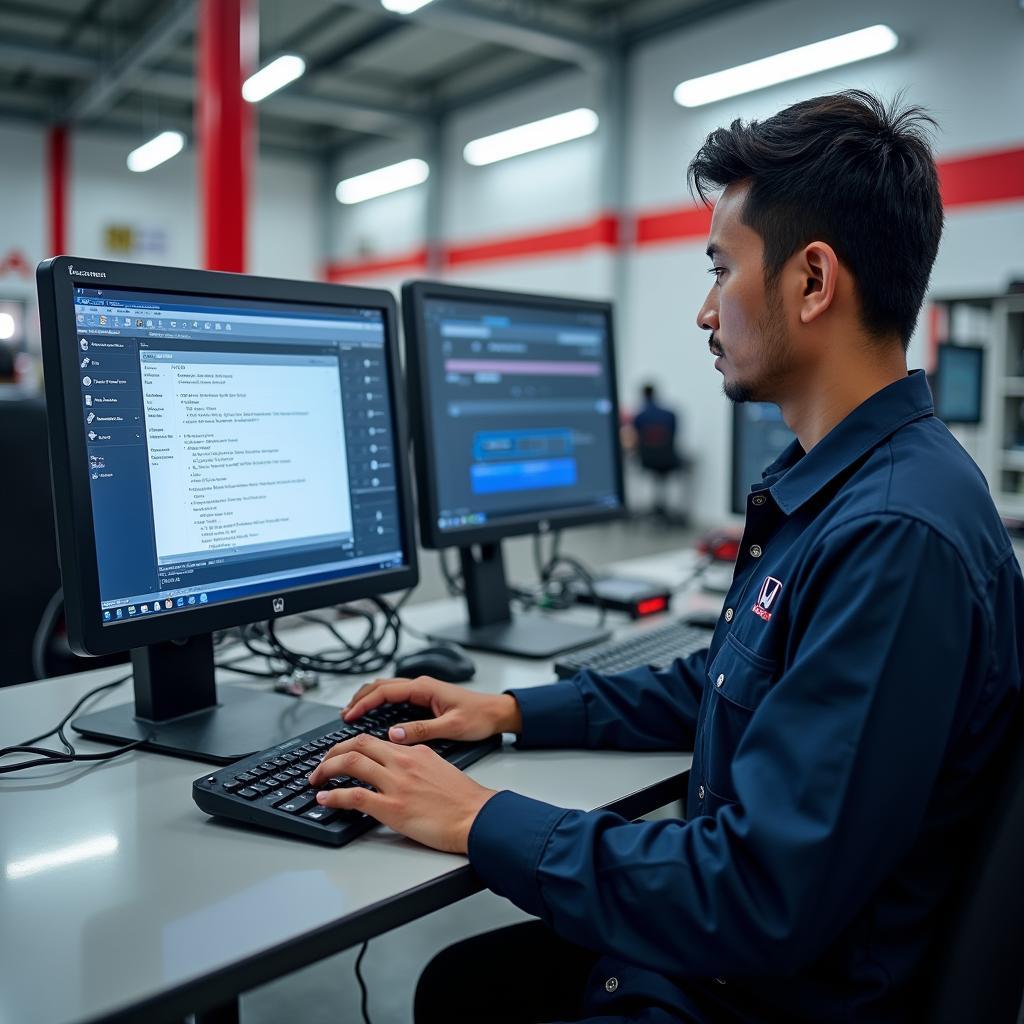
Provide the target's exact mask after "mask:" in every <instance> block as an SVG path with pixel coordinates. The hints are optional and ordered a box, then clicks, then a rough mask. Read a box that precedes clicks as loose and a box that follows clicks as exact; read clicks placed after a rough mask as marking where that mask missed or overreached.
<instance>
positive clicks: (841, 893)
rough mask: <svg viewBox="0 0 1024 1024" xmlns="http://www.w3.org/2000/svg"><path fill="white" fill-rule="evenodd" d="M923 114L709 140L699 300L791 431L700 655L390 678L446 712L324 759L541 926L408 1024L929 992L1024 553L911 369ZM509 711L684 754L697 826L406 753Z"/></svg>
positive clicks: (428, 978) (371, 702) (1000, 713)
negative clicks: (655, 665)
mask: <svg viewBox="0 0 1024 1024" xmlns="http://www.w3.org/2000/svg"><path fill="white" fill-rule="evenodd" d="M929 123H930V119H928V118H927V117H925V116H924V115H923V114H922V113H921V112H920V111H919V110H916V109H910V110H903V111H900V110H898V109H896V108H895V106H894V107H892V108H890V109H887V108H886V107H885V106H884V105H883V104H881V103H880V102H879V101H878V100H876V99H875V98H873V97H872V96H869V95H867V94H865V93H861V92H848V93H841V94H839V95H835V96H824V97H818V98H816V99H812V100H808V101H805V102H802V103H798V104H796V105H794V106H792V107H790V108H788V109H786V110H783V111H781V112H780V113H779V114H777V115H775V116H774V117H771V118H769V119H767V120H765V121H763V122H751V123H749V124H743V123H741V122H739V121H736V122H734V123H733V124H732V125H731V126H730V127H729V128H728V129H719V130H717V131H715V132H712V133H711V135H710V136H709V137H708V138H707V140H706V141H705V143H704V145H703V146H702V148H701V149H700V151H699V152H698V154H697V156H696V157H695V159H694V160H693V162H692V163H691V166H690V174H691V180H692V181H693V183H694V185H695V187H696V191H697V193H698V194H699V195H700V196H701V197H702V198H703V197H705V196H706V195H707V194H708V193H709V192H710V191H711V190H712V189H719V188H721V189H724V191H723V192H722V194H721V197H720V198H719V200H718V203H717V205H716V206H715V210H714V216H713V219H712V223H711V233H710V238H709V242H708V255H709V256H710V257H711V261H712V268H711V271H710V272H711V273H712V275H713V277H714V280H713V282H712V285H711V289H710V291H709V293H708V296H707V298H706V300H705V302H704V305H703V307H702V308H701V310H700V313H699V314H698V318H697V319H698V323H699V325H700V326H701V327H702V328H703V329H704V330H707V331H708V332H709V337H708V345H709V348H710V350H711V352H712V353H713V354H714V355H715V356H716V357H717V358H716V360H715V366H716V368H717V369H718V370H719V372H720V373H721V374H722V377H723V381H724V390H725V393H726V394H727V395H728V396H729V398H731V399H732V400H733V401H736V402H741V401H765V402H774V403H777V404H778V405H779V406H780V408H781V410H782V412H783V415H784V417H785V420H786V422H787V424H788V425H789V426H790V428H791V429H792V430H793V431H794V432H795V434H796V436H797V441H796V442H794V443H793V444H792V445H791V446H790V447H789V448H788V449H787V450H786V451H785V452H784V453H783V455H782V456H781V457H780V458H779V459H778V460H777V461H776V462H775V463H774V464H773V465H771V466H769V467H768V469H767V470H766V471H765V474H764V479H763V482H762V483H761V484H758V485H755V486H754V487H753V488H752V490H751V494H750V495H749V499H748V509H747V520H746V528H745V533H744V536H743V542H742V548H741V554H740V557H739V559H738V561H737V566H736V573H735V577H734V582H733V585H732V588H731V589H730V591H729V593H728V595H727V596H726V600H725V605H724V607H723V611H722V616H721V618H720V620H719V624H718V627H717V629H716V632H715V635H714V639H713V641H712V644H711V647H710V649H709V650H708V651H707V652H706V655H705V654H704V653H701V654H700V655H697V656H694V657H691V658H689V659H688V660H686V661H680V662H677V663H675V664H674V665H673V666H672V667H671V668H670V669H668V670H666V671H662V672H652V671H649V670H646V669H640V670H636V671H634V672H630V673H626V674H624V675H622V676H617V677H612V678H604V677H600V676H597V675H594V674H591V673H582V674H581V675H579V676H577V677H576V678H574V679H572V680H569V681H564V682H560V683H556V684H553V685H551V686H542V687H537V688H534V689H527V690H516V691H512V692H511V693H508V694H502V695H500V696H483V695H478V694H472V693H468V692H466V691H463V690H460V689H458V688H457V687H451V686H445V685H443V684H438V683H436V682H434V681H432V680H415V681H412V682H408V681H383V682H376V683H373V684H370V685H369V686H366V687H364V688H363V689H362V690H361V691H359V692H358V693H357V694H356V696H355V698H354V699H353V702H352V703H351V704H350V705H349V706H348V708H347V709H346V710H345V712H344V715H345V717H346V719H347V720H352V719H354V718H357V717H359V716H360V715H361V714H363V713H364V712H365V711H366V710H368V709H369V708H372V707H374V706H376V705H379V704H381V703H384V702H387V701H400V700H413V701H415V702H417V703H420V704H424V705H428V706H430V707H431V708H432V709H433V710H434V712H435V714H436V716H437V717H436V718H435V719H434V720H432V721H428V722H425V723H421V724H411V725H407V726H405V727H404V728H398V729H395V730H393V731H392V734H391V739H392V740H394V741H395V742H391V743H387V742H382V741H375V740H373V739H372V738H369V739H367V738H364V739H361V740H355V741H351V742H349V743H347V744H342V745H341V746H339V747H337V748H335V749H334V750H333V751H331V753H330V755H329V756H328V758H327V759H326V761H325V763H324V764H323V765H321V767H320V768H319V769H318V770H317V771H316V772H315V773H314V774H313V781H314V782H322V781H323V780H324V779H326V778H327V777H328V776H331V775H335V774H341V773H346V774H350V775H355V776H358V777H360V778H363V779H365V780H367V781H368V782H370V783H371V784H372V785H373V786H374V787H375V789H376V790H377V791H376V792H367V791H366V790H362V789H353V790H337V791H333V792H331V793H329V794H325V795H322V796H321V797H320V799H321V801H322V802H324V803H327V804H330V805H334V806H339V807H358V808H360V809H362V810H365V811H367V812H368V813H370V814H372V815H373V816H374V817H377V818H379V819H380V820H381V821H383V822H384V823H385V824H387V825H389V826H391V827H392V828H395V829H397V830H399V831H401V832H403V833H405V834H407V835H409V836H411V837H413V838H415V839H418V840H419V841H421V842H424V843H427V844H428V845H431V846H435V847H438V848H440V849H445V850H452V851H456V852H463V853H465V852H468V854H469V859H470V862H471V863H472V865H473V867H474V868H475V870H476V871H477V873H478V874H479V875H480V877H481V878H482V879H483V881H484V882H485V883H486V884H487V885H488V886H489V887H490V888H491V889H493V890H494V891H495V892H497V893H499V894H501V895H504V896H507V897H508V898H509V899H511V900H512V901H513V902H514V903H516V904H517V905H518V906H519V907H521V908H523V909H524V910H526V911H528V912H529V913H531V914H533V915H535V916H536V917H538V918H540V921H539V922H536V923H532V922H531V923H527V924H526V925H521V926H519V927H518V928H517V929H512V930H507V931H506V932H505V933H501V932H498V933H494V934H492V935H489V936H483V937H481V938H478V939H475V940H470V942H469V943H464V944H462V946H457V947H455V948H454V951H451V950H450V951H446V952H445V953H442V954H441V956H440V957H439V958H437V959H436V960H435V962H434V964H432V965H431V966H430V967H428V969H427V972H426V974H425V976H424V978H423V979H421V984H420V990H419V993H418V997H417V1020H437V1019H447V1020H451V1021H465V1020H478V1021H480V1020H488V1021H504V1020H509V1021H511V1020H518V1021H538V1020H545V1021H546V1020H580V1019H586V1020H602V1021H606V1022H607V1021H625V1020H629V1021H643V1022H646V1024H655V1022H658V1024H662V1022H676V1021H702V1022H712V1021H713V1022H731V1021H787V1022H796V1021H832V1020H845V1021H854V1020H856V1021H873V1022H882V1021H887V1022H888V1021H893V1022H895V1021H906V1020H909V1019H913V1018H914V1017H915V1016H917V1015H919V1014H920V1012H921V1009H922V999H923V984H922V980H921V978H922V968H923V965H924V961H925V955H926V950H927V945H928V941H929V937H930V934H931V932H932V930H933V927H934V925H935V922H936V919H937V915H938V911H939V909H940V905H941V904H942V902H943V899H944V897H945V895H946V894H947V892H948V891H949V887H950V885H951V883H952V881H953V878H954V875H955V873H956V870H957V867H958V865H959V863H960V858H961V856H962V854H963V852H964V850H965V849H967V848H969V846H970V843H971V836H972V831H973V830H974V829H975V827H976V824H977V816H978V813H979V809H980V808H981V807H983V805H984V796H985V785H986V781H987V780H986V778H985V774H984V770H985V768H986V766H987V765H988V764H989V763H990V761H991V760H992V758H993V756H994V754H995V753H996V752H997V750H998V748H999V747H1000V744H1001V741H1002V740H1003V738H1004V735H1005V733H1006V728H1007V725H1008V724H1009V721H1010V719H1011V716H1012V714H1013V712H1014V710H1015V709H1016V708H1017V707H1018V706H1019V705H1020V694H1021V681H1022V672H1024V579H1022V577H1021V572H1020V567H1019V566H1018V564H1017V562H1016V559H1015V557H1014V554H1013V551H1012V549H1011V546H1010V542H1009V539H1008V537H1007V535H1006V531H1005V530H1004V528H1003V526H1002V524H1001V523H1000V521H999V518H998V516H997V515H996V512H995V509H994V508H993V506H992V502H991V500H990V498H989V495H988V491H987V488H986V486H985V481H984V480H983V478H982V476H981V474H980V472H979V471H978V469H977V467H976V466H975V465H974V463H973V462H971V460H970V459H969V458H968V456H967V455H966V454H965V453H964V451H963V450H962V449H961V448H960V447H959V445H957V444H956V442H955V441H954V440H953V438H952V437H951V435H950V434H949V432H948V431H947V430H946V428H945V426H944V425H943V424H942V423H941V422H939V421H938V420H937V419H936V418H935V417H934V415H933V413H932V403H931V398H930V395H929V392H928V388H927V385H926V383H925V379H924V374H923V373H922V372H920V371H916V372H914V373H911V374H908V372H907V367H906V361H905V350H906V346H907V342H908V339H909V338H910V336H911V334H912V332H913V329H914V324H915V322H916V319H917V315H918V312H919V310H920V307H921V303H922V300H923V298H924V294H925V289H926V286H927V282H928V277H929V273H930V270H931V266H932V262H933V260H934V258H935V254H936V251H937V249H938V244H939V237H940V234H941V229H942V208H941V203H940V198H939V190H938V181H937V174H936V169H935V164H934V160H933V157H932V154H931V150H930V148H929V145H928V143H927V138H926V135H925V128H926V126H927V125H928V124H929ZM496 731H510V732H516V733H518V734H519V743H520V745H521V746H524V747H539V746H553V745H556V744H558V745H562V746H586V747H616V748H620V749H622V748H624V749H633V750H639V749H679V750H683V749H689V748H690V747H691V745H692V747H693V750H694V755H693V767H692V770H691V777H690V786H689V794H688V803H687V814H688V817H687V820H686V821H656V822H649V823H644V822H640V823H630V822H627V821H625V820H623V819H622V818H620V817H618V816H617V815H615V814H611V813H607V812H593V813H583V812H580V811H575V810H564V809H562V808H558V807H552V806H549V805H547V804H544V803H541V802H538V801H534V800H528V799H525V798H523V797H521V796H518V795H516V794H514V793H511V792H500V793H493V792H491V791H489V790H486V789H484V788H482V787H480V786H478V785H477V784H476V783H474V782H473V781H472V780H471V779H469V778H467V777H466V776H465V775H463V774H461V773H459V772H458V771H456V770H455V769H454V768H451V767H450V766H449V765H447V764H445V763H444V762H443V761H442V760H441V759H440V758H438V757H436V756H435V755H434V754H433V752H432V751H430V750H429V749H428V748H425V747H423V746H416V745H415V744H416V743H417V742H418V741H421V740H424V739H428V738H431V737H437V736H448V737H453V738H463V737H465V738H473V737H479V736H485V735H488V734H490V733H493V732H496ZM402 744H414V745H412V746H408V747H405V746H403V745H402ZM474 954H475V955H474ZM547 983H550V984H551V985H552V990H551V992H550V993H547V994H545V992H544V991H543V986H544V985H545V984H547ZM474 1001H475V1003H474Z"/></svg>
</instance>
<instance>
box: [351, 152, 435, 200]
mask: <svg viewBox="0 0 1024 1024" xmlns="http://www.w3.org/2000/svg"><path fill="white" fill-rule="evenodd" d="M429 176H430V167H429V166H428V165H427V163H426V161H424V160H403V161H402V162H401V163H398V164H391V165H390V166H388V167H381V168H380V169H379V170H376V171H369V172H367V173H366V174H357V175H356V176H355V177H354V178H346V179H345V180H344V181H339V182H338V187H337V189H335V192H334V194H335V195H336V196H337V197H338V202H339V203H362V202H364V201H365V200H367V199H376V198H377V196H386V195H387V194H388V193H389V192H398V191H399V190H401V189H403V188H412V186H413V185H422V184H423V182H425V181H426V180H427V178H428V177H429Z"/></svg>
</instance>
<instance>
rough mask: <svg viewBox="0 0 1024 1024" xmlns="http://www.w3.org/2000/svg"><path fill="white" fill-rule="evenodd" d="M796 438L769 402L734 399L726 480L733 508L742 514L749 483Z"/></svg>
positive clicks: (735, 511) (775, 406)
mask: <svg viewBox="0 0 1024 1024" xmlns="http://www.w3.org/2000/svg"><path fill="white" fill-rule="evenodd" d="M794 440H796V435H795V434H794V433H793V431H792V430H790V429H789V427H787V426H786V424H785V422H784V421H783V419H782V410H781V409H779V407H778V406H777V405H773V404H771V403H770V402H734V403H733V406H732V473H731V477H730V482H729V488H730V496H731V506H732V511H733V512H734V513H735V514H736V515H745V514H746V511H747V495H749V494H750V487H751V485H752V484H759V483H760V482H761V474H762V473H763V472H764V471H765V469H767V468H768V466H770V465H771V464H772V463H773V462H774V461H775V460H776V459H777V458H778V457H779V456H780V455H781V454H782V452H783V451H784V450H785V449H786V448H787V447H788V446H789V444H790V443H791V442H792V441H794Z"/></svg>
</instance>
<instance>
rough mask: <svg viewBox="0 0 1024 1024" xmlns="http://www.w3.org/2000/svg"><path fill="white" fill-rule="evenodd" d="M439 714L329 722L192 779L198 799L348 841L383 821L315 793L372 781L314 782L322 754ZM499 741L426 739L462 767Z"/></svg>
mask: <svg viewBox="0 0 1024 1024" xmlns="http://www.w3.org/2000/svg"><path fill="white" fill-rule="evenodd" d="M432 717H433V715H432V714H431V713H430V711H428V710H427V709H426V708H418V707H415V706H413V705H411V704H385V705H383V706H381V707H379V708H374V709H373V710H372V711H370V712H368V713H367V714H365V715H363V717H362V718H360V719H359V721H357V722H352V723H347V722H340V723H339V722H338V721H333V722H328V723H326V724H325V725H322V726H318V727H317V728H315V729H310V730H309V731H308V732H304V733H303V734H302V735H301V736H296V737H295V738H294V739H291V740H289V741H288V742H286V743H281V744H278V745H277V746H276V747H270V748H269V749H268V750H263V751H260V753H258V754H253V755H252V756H250V757H245V758H242V760H241V761H236V762H235V763H234V764H231V765H227V766H226V767H224V768H220V769H218V770H217V771H215V772H212V773H207V774H206V775H204V776H203V777H202V778H201V779H196V780H195V782H193V783H192V798H193V800H195V802H196V803H197V804H198V805H199V807H200V808H201V809H202V810H204V811H206V813H207V814H212V815H214V816H215V817H220V818H229V819H231V820H233V821H239V822H243V823H245V824H247V825H256V826H259V827H261V828H266V829H271V830H273V831H276V832H287V833H289V834H290V835H293V836H299V837H301V838H303V839H312V840H314V841H315V842H318V843H328V844H330V845H331V846H344V845H345V844H346V843H349V842H351V841H352V840H353V839H355V838H356V836H360V835H362V834H363V833H364V832H367V831H369V829H371V828H373V827H374V826H375V825H376V824H377V822H376V821H375V820H374V819H373V818H371V817H370V816H369V815H366V814H362V813H360V812H359V811H337V810H333V809H331V808H328V807H321V806H320V805H319V804H318V803H317V802H316V793H317V791H318V790H320V789H339V788H342V787H348V786H363V787H364V788H366V789H372V788H373V787H372V786H369V785H368V784H367V783H365V782H360V781H359V780H357V779H353V778H350V777H349V776H347V775H344V776H341V777H340V778H336V779H331V780H330V782H328V783H327V785H326V786H318V787H316V788H311V787H310V786H309V785H308V784H307V782H306V777H307V776H308V775H309V773H310V772H311V771H312V770H313V769H314V768H315V767H316V766H317V765H318V764H319V763H320V755H322V754H324V753H325V752H326V751H328V750H329V749H330V748H331V747H333V746H334V744H335V743H341V742H342V741H343V740H347V739H352V738H353V737H354V736H358V735H359V734H360V733H361V732H366V733H369V734H370V735H371V736H376V737H377V738H378V739H387V735H388V729H389V728H390V727H391V726H392V725H395V724H397V723H399V722H411V721H415V720H417V719H424V718H432ZM500 745H501V737H500V736H492V737H491V738H490V739H487V740H481V741H479V742H475V743H462V742H457V741H455V740H431V741H430V742H429V743H428V744H427V746H429V747H431V748H433V749H434V750H436V751H437V752H438V753H439V754H440V755H441V756H442V757H443V758H444V759H445V760H446V761H450V762H451V763H452V764H453V765H455V767H456V768H468V767H469V766H470V765H471V764H473V763H474V762H476V761H479V760H480V758H481V757H483V756H484V755H485V754H488V753H490V752H491V751H492V750H496V749H497V748H498V747H499V746H500Z"/></svg>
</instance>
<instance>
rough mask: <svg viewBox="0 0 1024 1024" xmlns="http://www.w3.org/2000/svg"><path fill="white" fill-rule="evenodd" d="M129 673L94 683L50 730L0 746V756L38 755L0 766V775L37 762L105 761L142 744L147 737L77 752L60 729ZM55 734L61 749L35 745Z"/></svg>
mask: <svg viewBox="0 0 1024 1024" xmlns="http://www.w3.org/2000/svg"><path fill="white" fill-rule="evenodd" d="M131 678H132V677H131V675H130V674H129V675H126V676H122V677H121V678H120V679H115V680H113V681H112V682H109V683H103V684H102V685H100V686H96V687H94V688H93V689H91V690H89V692H88V693H86V694H84V695H83V696H82V697H80V698H79V699H78V700H77V701H76V702H75V705H74V707H72V708H71V710H70V711H69V712H68V713H67V714H66V715H65V716H64V717H63V718H62V719H61V720H60V721H59V722H58V723H57V725H55V726H54V727H53V728H52V729H50V730H48V731H47V732H43V733H40V734H39V735H38V736H33V737H31V738H30V739H27V740H23V741H22V742H21V743H15V744H14V745H12V746H9V747H0V758H4V757H10V756H11V755H12V754H37V755H38V756H37V757H36V758H34V759H32V760H28V761H17V762H15V763H14V764H4V765H0V775H6V774H8V773H10V772H18V771H23V770H24V769H26V768H38V767H40V766H41V765H48V764H71V763H73V762H79V761H109V760H111V758H114V757H120V755H121V754H125V753H127V752H128V751H130V750H135V749H136V748H137V747H140V746H142V744H143V743H146V742H147V741H148V740H149V739H150V737H149V736H145V737H143V738H142V739H140V740H135V741H134V742H132V743H126V744H125V745H124V746H123V747H116V748H115V749H114V750H104V751H103V752H102V753H99V754H80V753H78V751H77V750H75V747H74V745H73V744H72V743H71V741H70V740H69V739H68V738H67V735H66V734H65V732H64V726H66V725H67V724H68V722H69V721H71V718H72V716H74V714H75V713H76V712H77V711H78V709H79V708H80V707H81V706H82V705H83V704H84V703H85V702H86V701H87V700H89V699H90V698H91V697H95V696H96V695H97V694H98V693H103V692H105V691H106V690H112V689H114V687H116V686H120V685H121V684H122V683H126V682H127V681H128V680H129V679H131ZM54 734H56V736H57V739H58V740H60V742H61V744H62V746H63V747H64V749H63V750H53V749H51V748H49V747H37V746H36V745H35V744H36V743H38V742H39V741H40V740H44V739H46V738H47V737H48V736H53V735H54Z"/></svg>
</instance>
